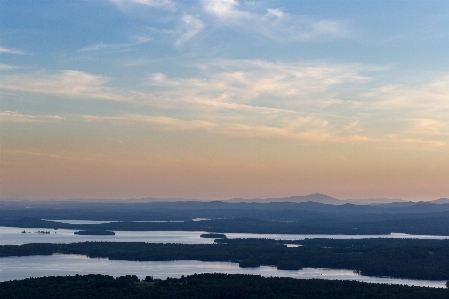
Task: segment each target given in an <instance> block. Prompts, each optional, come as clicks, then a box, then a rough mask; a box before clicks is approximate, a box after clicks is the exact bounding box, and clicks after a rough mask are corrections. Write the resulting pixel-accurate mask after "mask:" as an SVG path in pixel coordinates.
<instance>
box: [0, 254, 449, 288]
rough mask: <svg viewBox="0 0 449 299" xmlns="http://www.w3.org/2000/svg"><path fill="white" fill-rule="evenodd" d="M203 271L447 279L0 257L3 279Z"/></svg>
mask: <svg viewBox="0 0 449 299" xmlns="http://www.w3.org/2000/svg"><path fill="white" fill-rule="evenodd" d="M194 273H197V274H200V273H228V274H253V275H262V276H265V277H270V276H273V277H274V276H278V277H292V278H300V279H312V278H319V279H338V280H355V281H362V282H371V283H389V284H402V285H415V286H422V287H434V288H444V287H445V283H446V281H428V280H408V279H392V278H380V277H369V276H361V275H358V274H356V273H354V272H353V271H351V270H335V269H315V268H304V269H302V270H299V271H288V270H277V269H276V268H275V267H269V266H261V267H259V268H239V267H238V264H236V263H228V262H201V261H163V262H134V261H118V260H108V259H89V258H87V257H86V256H82V255H64V254H54V255H52V256H25V257H6V258H0V281H7V280H15V279H24V278H28V277H42V276H60V275H75V274H83V275H84V274H105V275H112V276H123V275H127V274H135V275H137V276H138V277H139V278H140V279H143V278H145V276H147V275H152V276H153V277H154V278H162V279H165V278H167V277H175V278H179V277H181V275H184V276H186V275H191V274H194Z"/></svg>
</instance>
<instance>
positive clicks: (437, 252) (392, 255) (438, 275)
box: [0, 239, 449, 280]
mask: <svg viewBox="0 0 449 299" xmlns="http://www.w3.org/2000/svg"><path fill="white" fill-rule="evenodd" d="M216 241H217V242H218V243H217V244H195V245H187V244H152V243H143V242H142V243H120V242H83V243H72V244H25V245H20V246H17V245H4V246H0V256H2V257H4V256H26V255H50V254H53V253H64V254H82V255H86V256H89V257H103V258H109V259H113V260H133V261H167V260H200V261H232V262H236V263H239V264H240V266H241V267H257V266H259V265H268V266H276V267H278V268H279V269H288V270H295V269H301V268H302V267H311V268H333V269H350V270H354V271H357V272H359V273H360V274H363V275H368V276H391V277H397V278H409V279H429V280H449V240H407V239H404V240H395V239H366V240H324V239H321V240H313V239H311V240H303V241H295V242H296V243H297V244H301V245H303V246H300V247H296V248H292V247H287V246H285V245H283V244H282V243H279V241H276V240H264V239H262V240H260V239H249V240H245V239H240V240H239V239H237V240H232V239H217V240H216ZM283 242H285V241H283ZM289 242H290V241H289Z"/></svg>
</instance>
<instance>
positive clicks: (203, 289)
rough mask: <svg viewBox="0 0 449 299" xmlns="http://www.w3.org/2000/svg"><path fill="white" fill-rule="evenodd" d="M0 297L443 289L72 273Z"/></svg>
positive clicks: (431, 294) (330, 294) (340, 294)
mask: <svg viewBox="0 0 449 299" xmlns="http://www.w3.org/2000/svg"><path fill="white" fill-rule="evenodd" d="M0 298H11V299H41V298H45V299H60V298H64V299H78V298H97V299H115V298H117V299H118V298H120V299H122V298H127V299H153V298H154V299H156V298H158V299H169V298H179V299H235V298H245V299H253V298H254V299H265V298H266V299H268V298H270V299H271V298H277V299H284V298H286V299H287V298H288V299H295V298H298V299H300V298H309V299H315V298H316V299H318V298H332V299H353V298H371V299H385V298H389V299H444V298H449V291H448V290H447V289H434V288H422V287H410V286H400V285H386V284H372V283H362V282H355V281H337V280H334V281H329V280H318V279H310V280H301V279H292V278H277V277H276V278H273V277H270V278H265V277H261V276H256V275H227V274H199V275H196V274H195V275H190V276H186V277H181V278H179V279H175V278H167V279H166V280H153V279H151V277H147V279H146V280H145V281H140V280H139V279H138V278H137V276H135V275H127V276H121V277H117V278H114V277H112V276H108V275H83V276H80V275H76V276H63V277H42V278H28V279H24V280H19V281H9V282H2V283H0Z"/></svg>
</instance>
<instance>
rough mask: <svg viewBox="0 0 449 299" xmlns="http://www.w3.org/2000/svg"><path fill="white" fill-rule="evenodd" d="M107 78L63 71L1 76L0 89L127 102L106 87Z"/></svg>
mask: <svg viewBox="0 0 449 299" xmlns="http://www.w3.org/2000/svg"><path fill="white" fill-rule="evenodd" d="M108 81H109V79H108V78H106V77H103V76H97V75H92V74H89V73H86V72H80V71H74V70H64V71H61V72H59V73H56V74H47V73H43V72H41V73H31V74H17V75H9V76H3V78H2V81H1V82H0V88H4V89H9V90H17V91H22V92H32V93H42V94H52V95H62V96H67V97H72V98H92V99H99V100H114V101H129V100H130V98H129V97H125V96H123V95H121V94H120V93H118V92H117V91H116V90H114V89H112V88H110V87H107V86H106V83H107V82H108Z"/></svg>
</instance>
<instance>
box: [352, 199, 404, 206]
mask: <svg viewBox="0 0 449 299" xmlns="http://www.w3.org/2000/svg"><path fill="white" fill-rule="evenodd" d="M345 202H347V203H352V204H355V205H372V204H389V203H397V202H406V201H405V200H402V199H399V198H394V199H391V198H361V199H346V200H345Z"/></svg>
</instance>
